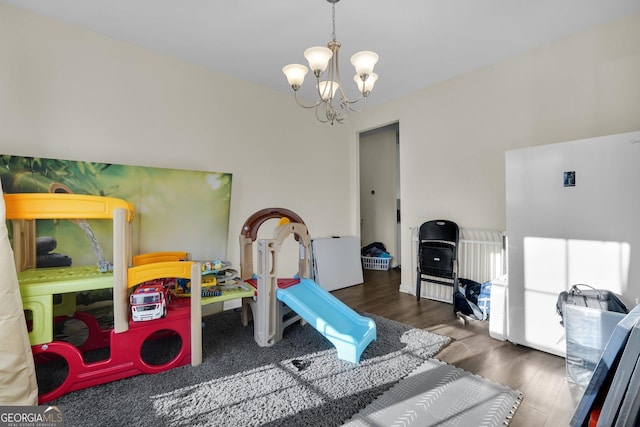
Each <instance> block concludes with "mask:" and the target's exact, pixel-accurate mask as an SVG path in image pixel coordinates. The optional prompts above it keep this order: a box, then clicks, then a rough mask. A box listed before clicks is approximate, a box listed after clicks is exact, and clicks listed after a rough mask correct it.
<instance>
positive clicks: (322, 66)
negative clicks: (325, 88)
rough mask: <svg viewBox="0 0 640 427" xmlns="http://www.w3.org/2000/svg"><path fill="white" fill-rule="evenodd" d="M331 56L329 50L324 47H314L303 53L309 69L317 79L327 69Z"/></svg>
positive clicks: (331, 53)
mask: <svg viewBox="0 0 640 427" xmlns="http://www.w3.org/2000/svg"><path fill="white" fill-rule="evenodd" d="M331 56H333V52H331V49H329V48H327V47H324V46H314V47H310V48H309V49H307V50H305V51H304V57H305V58H306V59H307V61H308V62H309V68H311V71H313V73H314V74H315V75H316V77H319V76H320V74H322V72H324V70H326V69H327V65H328V64H329V60H330V59H331Z"/></svg>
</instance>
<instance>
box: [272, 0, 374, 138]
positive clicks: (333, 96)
mask: <svg viewBox="0 0 640 427" xmlns="http://www.w3.org/2000/svg"><path fill="white" fill-rule="evenodd" d="M327 1H328V2H329V3H331V21H332V24H333V32H332V33H331V37H332V40H331V41H330V42H329V43H327V47H324V46H315V47H310V48H309V49H307V50H305V51H304V57H305V58H306V59H307V61H308V62H309V68H311V71H312V72H313V75H314V76H315V77H316V89H317V96H318V99H317V101H316V102H314V103H313V104H310V105H305V104H304V103H302V102H301V101H300V99H299V98H298V90H299V89H300V87H301V86H302V83H303V82H304V77H305V76H306V74H307V72H308V71H309V70H308V68H307V67H306V66H304V65H302V64H289V65H286V66H285V67H283V68H282V72H284V74H285V75H286V76H287V81H288V82H289V84H290V85H291V88H292V89H293V93H294V97H295V100H296V102H297V103H298V105H300V106H301V107H303V108H315V111H316V118H317V119H318V120H319V121H321V122H322V123H331V124H332V125H333V123H334V122H338V123H344V121H345V120H346V119H347V117H348V116H349V113H351V112H358V111H361V110H362V109H363V108H364V107H365V106H366V104H367V97H368V96H369V94H370V93H371V90H372V89H373V85H374V84H375V82H376V80H377V79H378V75H377V74H376V73H374V72H373V67H374V66H375V64H376V63H377V62H378V55H377V54H376V53H375V52H371V51H361V52H357V53H356V54H354V55H353V56H352V57H351V64H353V66H354V67H355V69H356V75H355V76H354V77H353V80H354V81H355V83H356V85H357V86H358V91H359V92H360V93H359V95H358V97H357V98H356V99H353V100H351V99H349V98H348V97H347V95H346V94H345V93H344V90H343V87H344V86H343V85H342V81H341V80H340V68H339V64H338V50H339V49H340V42H339V41H337V40H336V3H337V2H339V1H340V0H327ZM325 76H326V78H325ZM321 78H323V79H322V80H321ZM356 103H361V104H362V108H360V109H359V110H358V109H356V108H355V104H356Z"/></svg>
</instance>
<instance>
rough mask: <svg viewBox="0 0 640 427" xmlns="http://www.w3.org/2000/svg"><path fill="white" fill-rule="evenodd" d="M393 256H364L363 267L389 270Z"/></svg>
mask: <svg viewBox="0 0 640 427" xmlns="http://www.w3.org/2000/svg"><path fill="white" fill-rule="evenodd" d="M389 261H391V258H379V257H368V256H363V257H362V267H363V268H365V269H366V270H388V269H389Z"/></svg>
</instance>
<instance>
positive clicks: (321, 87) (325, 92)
mask: <svg viewBox="0 0 640 427" xmlns="http://www.w3.org/2000/svg"><path fill="white" fill-rule="evenodd" d="M339 87H340V84H338V82H333V81H322V82H318V93H319V94H320V97H321V98H322V100H323V101H328V100H330V99H332V98H333V96H334V95H335V94H336V91H337V90H338V88H339Z"/></svg>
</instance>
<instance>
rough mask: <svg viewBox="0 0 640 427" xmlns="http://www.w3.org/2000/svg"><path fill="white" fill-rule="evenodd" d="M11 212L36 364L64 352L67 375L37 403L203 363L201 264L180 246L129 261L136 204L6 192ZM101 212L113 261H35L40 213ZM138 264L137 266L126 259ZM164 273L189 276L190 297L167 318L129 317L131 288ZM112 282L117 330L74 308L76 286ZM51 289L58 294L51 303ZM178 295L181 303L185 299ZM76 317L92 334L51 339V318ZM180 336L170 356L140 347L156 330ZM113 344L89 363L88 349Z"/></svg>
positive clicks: (83, 215)
mask: <svg viewBox="0 0 640 427" xmlns="http://www.w3.org/2000/svg"><path fill="white" fill-rule="evenodd" d="M4 198H5V204H6V217H7V219H9V220H12V224H13V246H14V247H13V251H14V258H15V264H16V270H17V274H18V282H19V285H20V293H21V295H22V301H23V306H24V310H25V312H30V313H31V320H30V323H31V330H30V331H29V341H30V343H31V350H32V353H33V356H34V360H35V361H36V364H46V363H50V362H51V361H52V360H60V359H63V360H64V361H65V362H66V364H67V367H68V369H67V375H66V377H65V378H64V380H63V381H62V382H61V383H60V384H59V385H56V387H55V388H54V389H53V390H49V391H46V392H43V393H42V394H40V395H39V396H38V400H39V402H40V403H44V402H48V401H51V400H54V399H56V398H58V397H60V396H62V395H63V394H65V393H67V392H70V391H74V390H79V389H82V388H86V387H91V386H94V385H98V384H103V383H106V382H110V381H115V380H118V379H122V378H126V377H130V376H134V375H138V374H153V373H158V372H162V371H165V370H168V369H172V368H175V367H178V366H182V365H185V364H189V363H191V365H194V366H195V365H198V364H200V363H201V362H202V329H201V321H202V307H201V303H202V301H201V300H202V298H201V292H200V284H201V270H200V264H199V263H196V262H191V261H179V260H180V259H181V258H180V257H179V254H180V253H156V254H150V255H149V254H145V255H144V256H139V257H138V258H136V259H135V260H134V262H132V257H131V234H132V233H131V221H132V220H133V217H134V208H133V206H132V205H131V204H129V203H127V202H125V201H123V200H121V199H116V198H110V197H99V196H88V195H78V194H68V193H28V194H5V195H4ZM38 219H70V220H78V219H83V220H86V219H104V220H111V221H112V222H113V268H112V271H102V272H101V271H100V269H99V268H98V267H97V266H96V265H93V266H72V267H55V268H35V266H36V262H35V261H36V246H35V237H36V224H35V222H36V220H38ZM131 264H134V266H133V267H129V265H131ZM163 278H186V279H190V280H191V290H192V295H191V298H184V299H176V300H181V301H178V302H177V303H176V304H170V305H169V306H168V311H167V314H166V316H165V317H164V318H161V319H157V320H153V321H147V322H133V321H131V320H130V311H129V292H130V289H131V288H133V287H135V286H137V285H138V284H140V283H144V282H147V281H151V280H156V279H163ZM98 289H113V329H106V330H103V329H101V328H100V326H99V324H98V321H97V320H96V319H95V318H94V317H93V316H92V315H91V314H90V313H88V312H82V311H76V293H77V292H82V291H91V290H98ZM54 295H60V296H61V297H60V298H61V299H60V301H58V300H57V299H56V300H55V301H56V302H55V303H54ZM180 302H181V303H180ZM70 318H73V319H77V320H79V321H81V322H83V323H85V324H86V325H87V329H88V333H89V334H88V337H87V339H86V340H85V341H84V342H83V343H82V344H81V345H79V346H77V347H76V346H75V345H73V344H71V343H69V342H66V341H54V337H53V328H54V323H55V322H56V321H57V320H59V319H70ZM176 335H177V336H178V337H179V348H178V349H177V352H176V354H175V356H173V357H172V358H171V359H170V360H168V361H166V360H163V361H161V362H160V363H157V364H156V363H150V362H148V361H147V360H145V359H144V358H143V346H145V345H148V343H149V342H150V341H153V340H156V339H158V337H159V336H176ZM106 347H109V349H110V351H109V356H108V358H107V359H105V360H100V361H97V362H87V361H85V359H84V357H83V352H85V351H88V350H94V349H100V348H106Z"/></svg>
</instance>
